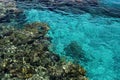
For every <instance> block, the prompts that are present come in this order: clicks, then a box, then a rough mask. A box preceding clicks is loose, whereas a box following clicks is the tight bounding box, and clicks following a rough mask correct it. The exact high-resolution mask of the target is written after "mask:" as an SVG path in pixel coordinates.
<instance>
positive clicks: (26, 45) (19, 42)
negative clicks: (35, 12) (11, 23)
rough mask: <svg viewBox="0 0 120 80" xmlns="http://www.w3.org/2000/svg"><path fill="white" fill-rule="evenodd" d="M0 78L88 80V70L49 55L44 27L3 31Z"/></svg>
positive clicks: (46, 28) (32, 25)
mask: <svg viewBox="0 0 120 80" xmlns="http://www.w3.org/2000/svg"><path fill="white" fill-rule="evenodd" d="M0 30H1V31H0V63H1V64H0V78H1V79H5V80H7V79H11V80H13V79H15V80H19V79H20V80H24V79H29V80H87V78H86V76H85V70H84V69H83V68H82V67H81V66H80V65H77V64H73V63H70V62H68V63H67V62H65V61H63V60H61V58H60V57H59V56H58V55H57V54H54V53H52V52H51V51H49V46H50V41H49V37H48V36H46V33H47V31H48V30H49V26H48V25H47V24H45V23H38V22H35V23H31V24H26V25H25V27H23V28H22V29H17V28H14V27H9V28H5V27H4V28H3V27H1V29H0Z"/></svg>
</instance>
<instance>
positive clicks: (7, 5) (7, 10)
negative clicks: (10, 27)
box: [0, 0, 24, 23]
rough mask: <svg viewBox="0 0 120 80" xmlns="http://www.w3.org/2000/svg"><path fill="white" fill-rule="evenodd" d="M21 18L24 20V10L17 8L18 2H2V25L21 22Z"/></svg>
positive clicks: (0, 5)
mask: <svg viewBox="0 0 120 80" xmlns="http://www.w3.org/2000/svg"><path fill="white" fill-rule="evenodd" d="M21 16H22V17H21ZM20 18H24V14H23V10H21V9H18V8H17V5H16V1H14V0H0V23H3V22H4V23H6V22H7V23H8V22H15V21H17V22H18V21H19V22H20V20H19V19H20ZM21 21H22V20H21Z"/></svg>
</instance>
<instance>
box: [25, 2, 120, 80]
mask: <svg viewBox="0 0 120 80" xmlns="http://www.w3.org/2000/svg"><path fill="white" fill-rule="evenodd" d="M100 1H101V5H104V6H107V7H112V8H115V9H120V0H100ZM24 14H25V15H26V21H27V23H31V22H46V23H48V24H49V25H50V31H49V33H48V36H50V37H51V38H52V41H51V42H52V45H51V48H50V49H51V50H52V51H54V52H55V53H57V54H59V55H60V56H66V57H67V60H68V61H74V60H75V61H77V63H79V64H80V65H82V66H83V67H84V68H85V69H86V71H87V76H88V78H89V79H90V80H120V18H119V17H112V16H105V15H96V14H95V15H94V14H91V13H87V12H86V13H84V14H73V13H67V14H63V13H59V12H54V11H50V10H47V9H45V10H43V9H27V10H25V12H24ZM71 42H76V43H77V45H79V47H81V48H82V50H83V51H84V53H83V54H84V55H85V56H84V58H86V59H87V60H81V57H78V55H79V54H78V53H75V52H74V53H72V52H73V51H71V52H70V51H65V48H66V47H67V46H68V45H69V44H70V43H71ZM68 50H69V49H68ZM79 50H80V51H81V49H80V48H78V49H77V51H79ZM66 52H70V55H69V54H68V53H66ZM71 54H72V56H71Z"/></svg>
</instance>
